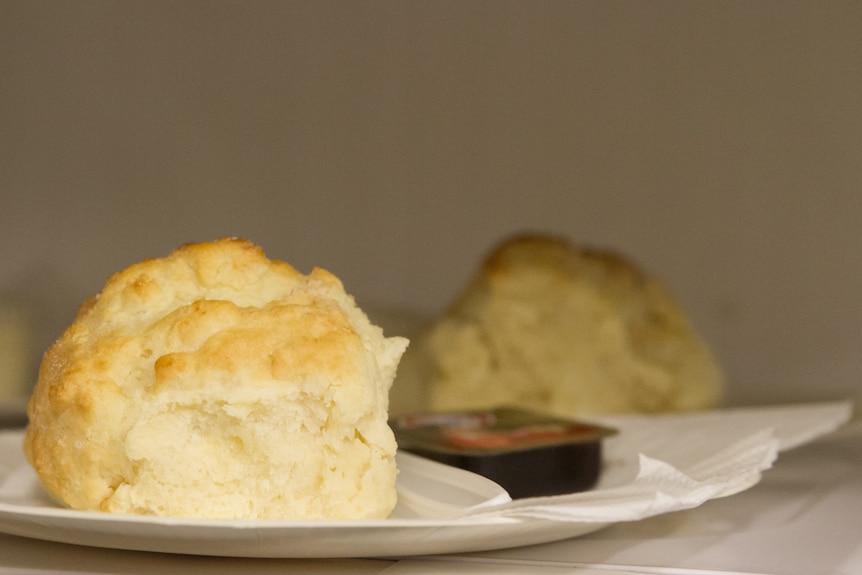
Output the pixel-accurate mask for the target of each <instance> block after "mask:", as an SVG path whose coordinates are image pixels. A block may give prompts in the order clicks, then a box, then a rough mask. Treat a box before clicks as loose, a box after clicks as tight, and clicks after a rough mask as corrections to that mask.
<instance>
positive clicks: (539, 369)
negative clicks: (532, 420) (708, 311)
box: [394, 235, 724, 417]
mask: <svg viewBox="0 0 862 575" xmlns="http://www.w3.org/2000/svg"><path fill="white" fill-rule="evenodd" d="M402 375H403V377H402ZM417 380H421V381H420V382H419V383H417ZM402 386H403V387H402ZM723 387H724V383H723V377H722V373H721V370H720V368H719V366H718V364H717V362H716V360H715V359H714V357H713V355H712V353H711V352H710V349H709V348H708V346H707V344H706V343H705V342H704V340H702V339H701V337H699V336H698V334H697V333H696V332H695V330H694V329H693V327H692V325H691V324H690V322H689V320H688V319H687V317H686V314H685V313H684V311H683V310H682V309H681V308H680V306H679V304H677V303H676V302H675V301H674V299H673V298H672V296H671V295H670V294H669V293H668V291H667V290H666V289H665V288H664V287H663V286H662V285H661V283H660V282H658V281H657V280H656V279H655V278H653V277H650V276H649V275H648V274H647V273H646V272H644V271H642V270H640V269H638V268H637V267H636V266H635V265H634V264H633V263H631V262H630V261H627V260H625V259H624V258H622V257H619V256H617V255H614V254H611V253H604V252H599V251H591V250H587V249H581V248H578V247H575V246H573V245H572V244H570V243H568V242H567V241H566V240H564V239H561V238H557V237H549V236H542V235H532V236H519V237H514V238H511V239H509V240H507V241H505V242H504V243H502V244H501V245H499V246H498V247H497V248H496V249H495V250H494V251H493V252H492V253H491V254H490V256H489V257H488V258H487V259H486V260H485V261H484V262H483V264H482V266H481V269H480V270H479V271H478V273H477V275H476V277H475V278H474V279H473V280H472V281H471V282H470V283H469V285H468V286H467V287H466V289H465V290H464V292H463V293H462V294H461V295H460V297H459V298H458V300H457V301H456V302H455V303H454V305H453V306H452V307H451V308H450V309H449V310H448V311H447V312H446V313H445V315H443V316H442V317H441V318H439V319H438V320H437V321H436V322H434V323H433V324H432V326H431V327H430V328H429V329H428V330H427V332H426V333H425V334H424V335H422V336H420V337H418V338H417V340H415V341H414V343H413V345H412V347H411V350H410V351H408V352H407V354H406V355H405V357H404V360H403V361H402V369H401V370H400V375H399V379H398V380H397V381H396V385H395V388H396V389H395V390H394V392H395V394H396V395H399V396H400V390H401V389H412V390H422V391H423V392H424V393H425V394H426V397H425V398H422V397H421V396H416V395H415V394H414V395H413V400H414V403H413V405H410V408H411V409H416V408H417V407H419V404H421V403H423V402H424V403H425V404H426V405H427V406H428V407H430V408H431V409H435V410H451V409H484V408H491V407H495V406H505V405H509V406H518V407H523V408H530V409H535V410H541V411H544V412H547V413H552V414H556V415H562V416H566V417H572V416H581V415H593V414H609V413H651V412H668V411H684V410H693V409H699V408H707V407H713V406H715V405H717V404H718V402H719V400H720V398H721V395H722V390H723ZM402 403H404V402H403V401H402Z"/></svg>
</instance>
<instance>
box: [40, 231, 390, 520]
mask: <svg viewBox="0 0 862 575" xmlns="http://www.w3.org/2000/svg"><path fill="white" fill-rule="evenodd" d="M406 346H407V340H406V339H403V338H385V337H384V336H383V332H382V330H381V329H379V328H378V327H376V326H374V325H372V324H371V323H370V322H369V320H368V318H367V317H366V315H365V314H364V313H363V312H362V311H361V310H360V309H359V308H358V307H357V306H356V304H355V302H354V300H353V298H352V297H351V296H349V295H348V294H347V293H346V292H345V290H344V288H343V286H342V284H341V282H340V281H339V279H338V278H337V277H335V276H334V275H332V274H331V273H329V272H326V271H324V270H322V269H315V270H313V271H312V272H311V273H310V274H308V275H304V274H302V273H300V272H298V271H296V270H295V269H294V268H292V267H291V266H290V265H288V264H286V263H284V262H280V261H275V260H269V259H267V257H266V256H265V255H264V253H263V251H262V250H261V249H260V248H259V247H257V246H256V245H254V244H252V243H250V242H248V241H245V240H241V239H222V240H218V241H215V242H209V243H201V244H190V245H186V246H183V247H181V248H179V249H178V250H176V251H175V252H173V253H172V254H170V255H169V256H167V257H165V258H160V259H152V260H145V261H143V262H141V263H138V264H135V265H132V266H131V267H129V268H127V269H125V270H123V271H121V272H119V273H116V274H114V275H113V276H112V277H111V278H110V279H109V280H108V281H107V283H106V285H105V286H104V289H103V291H102V292H101V294H99V295H98V296H96V297H94V298H92V299H90V300H89V301H88V302H86V303H85V304H84V305H83V306H82V307H81V310H80V311H79V314H78V316H77V318H76V319H75V321H74V323H73V324H72V325H71V326H70V327H69V328H68V329H67V330H66V331H65V332H64V333H63V335H62V336H61V337H60V339H59V340H58V341H57V342H56V343H55V344H54V345H53V346H52V347H51V348H50V349H49V350H48V351H47V352H46V354H45V357H44V359H43V362H42V366H41V369H40V373H39V380H38V383H37V385H36V388H35V390H34V393H33V396H32V397H31V399H30V402H29V404H28V415H29V419H30V423H29V426H28V428H27V432H26V437H25V443H24V449H25V453H26V455H27V457H28V459H29V461H30V462H31V464H32V465H33V467H34V468H35V470H36V472H37V473H38V475H39V478H40V480H41V482H42V483H43V485H44V486H45V487H46V488H47V490H48V491H49V492H50V493H51V494H52V495H53V496H54V497H56V498H57V499H58V500H59V501H61V502H63V503H65V504H67V505H68V506H70V507H72V508H75V509H80V510H102V511H108V512H117V513H134V514H150V515H159V516H171V517H195V518H230V519H234V518H275V519H318V518H326V519H341V518H384V517H386V516H387V515H388V514H389V513H390V511H391V510H392V508H393V507H394V505H395V500H396V494H395V476H396V468H395V460H394V456H395V449H396V445H395V439H394V436H393V434H392V431H391V429H390V428H389V426H388V424H387V407H388V392H389V388H390V386H391V383H392V380H393V378H394V376H395V371H396V368H397V365H398V362H399V359H400V357H401V355H402V353H403V352H404V350H405V348H406Z"/></svg>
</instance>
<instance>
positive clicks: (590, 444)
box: [389, 407, 616, 499]
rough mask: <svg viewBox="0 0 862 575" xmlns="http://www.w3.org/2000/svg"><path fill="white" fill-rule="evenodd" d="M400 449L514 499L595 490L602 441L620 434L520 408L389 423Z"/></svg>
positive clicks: (421, 416) (407, 417)
mask: <svg viewBox="0 0 862 575" xmlns="http://www.w3.org/2000/svg"><path fill="white" fill-rule="evenodd" d="M389 423H390V425H391V427H392V430H393V431H394V432H395V438H396V440H397V441H398V448H399V449H402V450H404V451H407V452H410V453H414V454H416V455H420V456H422V457H427V458H428V459H432V460H434V461H439V462H440V463H445V464H447V465H452V466H455V467H459V468H461V469H466V470H467V471H472V472H474V473H478V474H479V475H482V476H484V477H487V478H488V479H491V480H493V481H495V482H497V483H498V484H499V485H501V486H502V487H503V488H504V489H505V490H506V491H508V493H509V495H510V496H511V497H512V498H513V499H517V498H523V497H537V496H543V495H560V494H563V493H575V492H578V491H584V490H587V489H590V488H591V487H593V486H594V485H595V484H596V482H597V481H598V478H599V475H600V473H601V467H602V440H603V439H604V438H605V437H608V436H610V435H613V434H614V433H616V431H615V430H613V429H610V428H607V427H601V426H597V425H592V424H588V423H581V422H577V421H572V420H567V419H561V418H556V417H550V416H547V415H543V414H538V413H534V412H530V411H525V410H522V409H515V408H505V407H504V408H498V409H492V410H478V411H454V412H432V413H419V414H407V415H402V416H399V417H396V418H393V419H392V420H390V422H389Z"/></svg>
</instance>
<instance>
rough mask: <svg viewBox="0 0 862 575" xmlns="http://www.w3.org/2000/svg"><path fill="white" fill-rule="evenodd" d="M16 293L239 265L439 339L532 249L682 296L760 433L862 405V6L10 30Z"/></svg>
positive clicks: (201, 11)
mask: <svg viewBox="0 0 862 575" xmlns="http://www.w3.org/2000/svg"><path fill="white" fill-rule="evenodd" d="M0 74H2V79H0V292H5V293H7V294H10V293H11V294H18V296H19V297H24V298H26V299H27V300H28V301H29V302H30V303H31V304H32V306H33V309H34V312H35V314H36V316H35V317H36V322H37V326H38V334H37V340H36V345H35V347H36V348H38V350H39V351H41V349H42V348H43V347H44V346H46V345H47V344H48V343H50V341H51V340H52V339H53V338H54V337H55V336H56V335H57V334H58V333H59V331H60V330H61V329H62V328H63V327H64V326H65V324H66V323H67V322H68V321H70V320H71V317H72V314H73V313H74V309H75V307H76V306H77V304H78V303H79V302H80V301H81V300H82V299H83V298H84V297H86V296H88V295H90V294H92V293H95V292H96V291H98V290H99V289H100V287H101V285H102V283H103V282H104V280H105V278H106V277H107V275H108V274H110V273H111V272H112V271H114V270H116V269H118V268H120V267H124V266H125V265H128V264H130V263H132V262H133V261H136V260H138V259H141V258H144V257H152V256H159V255H164V254H166V253H168V252H169V251H170V250H171V249H172V248H174V247H175V246H177V245H178V244H180V243H184V242H188V241H196V240H205V239H211V238H215V237H218V236H224V235H242V236H247V237H248V238H250V239H253V240H255V241H256V242H258V243H260V244H261V245H262V246H263V247H264V248H265V249H266V250H267V252H268V253H269V255H271V256H272V257H277V258H279V259H285V260H287V261H289V262H291V263H293V264H294V265H295V266H297V267H298V268H300V269H302V270H303V271H307V270H308V269H310V267H311V266H313V265H320V266H322V267H326V268H328V269H330V270H331V271H333V272H335V273H336V274H338V275H339V276H341V277H342V279H343V280H344V281H345V283H346V285H347V287H348V289H349V290H350V291H352V292H353V293H354V294H355V295H356V296H357V298H358V300H359V302H360V304H366V305H369V306H371V305H374V306H378V305H384V306H395V307H404V308H407V309H412V310H415V311H418V312H421V313H435V312H437V311H439V310H440V309H442V308H443V307H444V306H445V305H446V303H447V302H448V301H449V300H450V299H451V298H453V297H454V295H455V294H456V292H457V291H458V290H459V289H460V287H461V286H462V284H463V283H464V282H465V281H466V279H467V276H468V275H469V274H470V273H472V271H473V270H474V269H475V266H476V264H477V263H478V260H479V258H480V257H481V256H482V255H483V254H484V253H485V252H486V251H487V250H488V249H489V248H490V247H491V246H492V245H493V244H494V243H496V242H497V241H499V240H500V239H501V238H503V237H504V236H506V235H508V234H510V233H514V232H519V231H523V230H537V231H547V232H553V233H559V234H564V235H566V236H568V237H570V238H571V239H572V240H574V241H577V242H583V243H589V244H594V245H599V246H605V247H610V248H614V249H617V250H619V251H622V252H624V253H627V254H629V255H630V256H632V257H634V258H635V259H637V260H638V261H640V262H641V264H643V265H644V266H645V267H646V268H648V269H649V270H651V271H652V272H654V273H655V274H657V275H659V276H660V277H662V278H663V279H664V280H665V281H666V283H667V284H669V285H670V286H671V288H672V289H673V291H674V292H676V294H677V295H678V296H679V298H680V300H681V301H682V302H683V304H684V306H685V307H686V309H687V310H688V311H689V312H690V314H691V316H692V318H693V320H694V321H695V323H696V325H697V326H698V327H699V328H700V330H701V331H702V332H703V334H704V335H705V336H706V337H707V338H708V339H709V341H710V342H711V343H712V344H713V347H714V348H715V350H716V353H717V354H718V356H719V358H720V359H721V361H722V363H723V364H724V366H725V368H726V371H727V373H728V376H729V378H730V382H731V391H732V395H731V398H732V401H733V402H735V403H752V402H753V403H765V402H772V401H784V400H803V399H805V400H807V399H821V398H833V397H841V396H846V395H853V396H856V397H860V398H862V383H860V374H862V353H860V342H862V305H860V295H859V294H860V293H862V259H860V257H859V250H860V248H862V231H860V224H862V202H860V199H859V195H860V186H862V3H859V2H828V3H827V2H796V1H787V2H732V1H731V2H664V1H658V2H613V1H610V2H605V1H603V2H534V1H530V2H505V1H504V2H409V1H408V2H381V3H361V2H360V3H354V2H337V3H332V2H302V3H300V2H211V1H201V2H139V3H133V2H93V1H79V2H24V1H21V2H14V1H7V0H0Z"/></svg>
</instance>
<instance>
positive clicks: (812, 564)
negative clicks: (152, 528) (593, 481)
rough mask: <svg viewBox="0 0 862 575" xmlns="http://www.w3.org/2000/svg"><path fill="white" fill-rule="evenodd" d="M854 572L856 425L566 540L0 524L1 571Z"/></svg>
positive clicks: (861, 514) (861, 566)
mask: <svg viewBox="0 0 862 575" xmlns="http://www.w3.org/2000/svg"><path fill="white" fill-rule="evenodd" d="M384 571H385V572H386V574H387V575H404V574H407V575H410V574H415V573H472V574H475V575H480V574H482V573H504V574H505V573H521V574H530V573H545V574H551V573H579V574H587V573H597V574H600V575H613V574H632V573H635V574H638V573H639V574H646V573H666V574H673V575H684V574H709V575H719V574H721V573H745V574H750V573H756V574H768V575H857V574H862V425H860V422H859V421H856V422H854V423H852V424H851V425H850V426H848V427H846V428H844V429H843V430H841V431H839V432H838V433H836V434H833V435H832V436H829V437H826V438H822V439H820V440H818V441H816V442H815V443H812V444H810V445H806V446H803V447H800V448H797V449H795V450H792V451H790V452H786V453H783V454H782V455H781V457H780V458H779V460H778V461H777V462H776V464H775V466H774V468H773V469H771V470H769V471H767V472H766V474H765V475H764V478H763V480H762V481H761V483H760V484H758V485H757V486H755V487H754V488H752V489H750V490H748V491H746V492H743V493H740V494H737V495H734V496H732V497H728V498H725V499H718V500H713V501H710V502H708V503H706V504H704V505H702V506H701V507H699V508H697V509H692V510H688V511H681V512H676V513H671V514H667V515H662V516H658V517H653V518H651V519H646V520H642V521H638V522H634V523H629V524H618V525H615V526H612V527H610V528H607V529H605V530H602V531H599V532H596V533H593V534H590V535H587V536H584V537H580V538H577V539H571V540H568V541H562V542H558V543H552V544H547V545H538V546H533V547H525V548H519V549H508V550H502V551H494V552H485V553H477V554H471V555H461V556H444V557H432V558H407V559H403V560H400V561H399V560H391V559H387V560H280V559H279V560H275V559H273V560H261V559H255V560H249V559H225V558H209V557H190V556H174V555H164V554H154V553H139V552H125V551H115V550H106V549H96V548H87V547H77V546H72V545H63V544H56V543H48V542H44V541H36V540H30V539H23V538H19V537H13V536H8V535H0V574H35V573H124V574H138V573H141V574H143V573H147V574H150V573H158V574H160V575H171V574H173V573H177V574H179V573H183V574H192V575H193V574H195V573H204V572H207V573H209V572H229V573H237V574H243V573H255V574H256V573H311V574H314V573H357V574H363V573H381V572H384Z"/></svg>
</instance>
